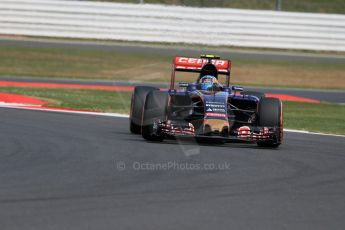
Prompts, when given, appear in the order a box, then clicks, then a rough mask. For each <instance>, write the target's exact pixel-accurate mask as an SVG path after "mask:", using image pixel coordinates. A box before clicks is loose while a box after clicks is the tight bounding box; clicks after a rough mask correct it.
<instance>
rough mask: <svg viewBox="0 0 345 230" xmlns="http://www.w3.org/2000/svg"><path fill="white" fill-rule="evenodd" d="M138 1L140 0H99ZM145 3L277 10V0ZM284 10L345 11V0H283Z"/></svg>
mask: <svg viewBox="0 0 345 230" xmlns="http://www.w3.org/2000/svg"><path fill="white" fill-rule="evenodd" d="M98 1H107V2H127V3H138V2H139V0H98ZM144 1H145V3H155V4H169V5H185V6H196V7H229V8H240V9H258V10H275V3H276V0H144ZM282 10H283V11H296V12H316V13H336V14H344V13H345V2H344V0H331V1H330V0H282Z"/></svg>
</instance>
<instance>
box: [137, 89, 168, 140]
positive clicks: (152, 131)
mask: <svg viewBox="0 0 345 230" xmlns="http://www.w3.org/2000/svg"><path fill="white" fill-rule="evenodd" d="M168 99H169V94H168V93H167V92H162V91H151V92H149V93H148V94H147V96H146V100H145V106H144V111H143V123H142V132H141V134H142V136H143V138H144V139H145V140H148V141H155V142H160V141H163V139H164V136H163V135H161V133H160V130H159V123H160V122H162V121H166V119H167V107H168Z"/></svg>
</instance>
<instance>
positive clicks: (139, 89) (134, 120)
mask: <svg viewBox="0 0 345 230" xmlns="http://www.w3.org/2000/svg"><path fill="white" fill-rule="evenodd" d="M152 90H159V89H158V88H156V87H151V86H136V87H135V88H134V92H133V94H132V100H131V110H130V115H129V130H130V131H131V133H133V134H141V119H142V115H143V108H144V103H145V98H146V95H147V94H148V93H149V92H150V91H152Z"/></svg>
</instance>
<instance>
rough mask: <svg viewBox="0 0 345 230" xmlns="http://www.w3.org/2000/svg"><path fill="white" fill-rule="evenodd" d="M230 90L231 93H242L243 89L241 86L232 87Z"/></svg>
mask: <svg viewBox="0 0 345 230" xmlns="http://www.w3.org/2000/svg"><path fill="white" fill-rule="evenodd" d="M231 89H232V90H233V91H239V92H242V91H243V87H241V86H233V87H231Z"/></svg>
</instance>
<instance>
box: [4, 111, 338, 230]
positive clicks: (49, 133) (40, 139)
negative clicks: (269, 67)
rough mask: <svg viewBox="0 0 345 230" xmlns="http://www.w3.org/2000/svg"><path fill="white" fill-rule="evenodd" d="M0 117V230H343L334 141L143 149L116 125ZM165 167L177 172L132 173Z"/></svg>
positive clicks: (82, 118) (303, 138)
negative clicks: (198, 167) (152, 166)
mask: <svg viewBox="0 0 345 230" xmlns="http://www.w3.org/2000/svg"><path fill="white" fill-rule="evenodd" d="M0 116H1V120H0V130H1V132H0V146H1V151H0V182H1V183H0V229H2V230H5V229H26V230H28V229H34V230H38V229H44V230H50V229H58V230H61V229H83V230H84V229H150V230H151V229H227V230H228V229H239V230H240V229H264V230H267V229H322V230H324V229H332V230H336V229H339V230H340V229H341V230H342V229H344V226H345V219H344V213H345V196H344V194H345V167H344V162H345V153H344V148H345V142H344V138H343V137H332V136H320V135H307V134H298V133H285V140H284V144H283V145H282V146H281V148H279V149H276V150H272V149H260V148H257V147H256V146H255V145H252V144H226V145H215V146H207V145H203V146H200V145H197V144H195V143H194V142H193V141H191V142H181V141H173V140H170V141H165V142H163V143H149V142H146V141H144V140H143V139H142V138H141V137H140V136H136V135H131V134H130V133H129V131H128V120H127V119H126V118H111V117H101V116H90V115H76V114H63V113H53V112H40V111H26V110H17V109H5V108H1V109H0ZM192 153H193V154H192ZM122 162H123V163H124V164H125V168H123V163H122ZM169 162H175V164H177V165H179V166H176V167H180V170H179V169H178V168H175V169H173V168H170V169H169V170H164V169H161V170H148V169H143V168H142V169H141V170H139V169H137V166H135V164H142V165H145V163H147V164H146V165H149V164H156V165H158V164H164V163H169ZM225 163H227V164H228V165H230V167H229V168H228V169H223V170H221V169H218V170H204V169H201V170H190V169H185V170H183V169H181V168H183V165H186V164H189V165H198V164H200V165H204V164H207V165H209V164H215V165H217V164H220V165H224V164H225ZM121 169H122V170H121Z"/></svg>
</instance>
